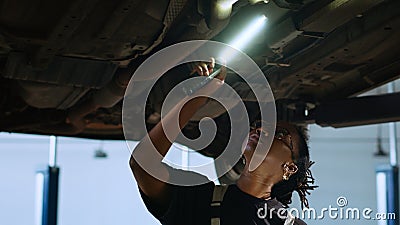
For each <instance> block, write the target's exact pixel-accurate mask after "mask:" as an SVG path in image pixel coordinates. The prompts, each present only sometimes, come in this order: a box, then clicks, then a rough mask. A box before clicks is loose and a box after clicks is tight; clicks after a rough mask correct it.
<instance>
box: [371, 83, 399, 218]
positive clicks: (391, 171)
mask: <svg viewBox="0 0 400 225" xmlns="http://www.w3.org/2000/svg"><path fill="white" fill-rule="evenodd" d="M393 92H394V83H393V82H392V83H390V84H389V85H388V93H393ZM389 146H390V165H381V166H378V167H377V168H376V190H377V202H378V212H379V213H386V215H387V216H388V217H391V218H387V219H386V220H378V225H400V224H399V218H398V217H399V216H400V214H399V163H398V160H397V157H398V156H397V132H396V123H389ZM393 214H394V217H395V218H393V217H392V215H393Z"/></svg>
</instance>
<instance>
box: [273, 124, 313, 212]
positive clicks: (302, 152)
mask: <svg viewBox="0 0 400 225" xmlns="http://www.w3.org/2000/svg"><path fill="white" fill-rule="evenodd" d="M296 131H297V133H298V134H299V136H300V143H299V157H298V158H297V159H296V160H295V164H296V166H297V168H298V170H297V172H296V173H295V174H293V175H292V176H290V177H289V180H282V181H281V182H279V183H277V184H275V185H274V186H273V187H272V191H271V197H273V198H274V197H275V198H276V199H277V200H278V201H280V202H281V203H282V204H283V205H284V206H285V207H289V206H288V205H289V204H290V203H292V194H293V191H296V192H297V193H298V194H299V197H300V201H301V208H304V206H305V207H307V208H308V207H309V205H308V200H307V195H309V194H310V191H311V190H314V189H315V188H317V187H318V186H315V185H312V184H314V177H313V176H312V173H311V170H310V167H311V166H312V165H313V164H314V162H312V161H310V153H309V148H308V143H307V142H308V136H307V128H305V127H302V126H296Z"/></svg>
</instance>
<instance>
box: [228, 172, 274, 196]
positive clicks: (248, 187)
mask: <svg viewBox="0 0 400 225" xmlns="http://www.w3.org/2000/svg"><path fill="white" fill-rule="evenodd" d="M236 185H237V187H238V188H239V189H240V190H242V191H243V192H245V193H247V194H249V195H252V196H254V197H257V198H262V199H270V198H271V190H272V186H273V185H274V183H273V182H272V179H270V178H268V177H265V176H258V175H257V174H256V173H254V174H253V173H249V172H243V173H242V174H241V176H240V178H239V179H238V180H237V181H236Z"/></svg>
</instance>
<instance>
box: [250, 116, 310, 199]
mask: <svg viewBox="0 0 400 225" xmlns="http://www.w3.org/2000/svg"><path fill="white" fill-rule="evenodd" d="M261 135H269V133H268V131H263V130H262V129H261V123H260V122H256V123H255V124H254V125H253V126H252V128H251V130H250V133H249V140H248V143H247V146H246V147H245V151H244V156H245V159H246V161H247V162H249V161H250V159H251V157H252V156H253V154H254V149H255V147H256V146H257V145H258V144H261V145H262V144H263V143H260V142H259V141H258V140H259V138H260V136H261ZM307 142H308V137H307V130H306V129H305V128H304V127H300V126H295V125H292V124H288V123H278V124H277V126H276V129H275V134H274V139H273V142H272V145H271V147H270V149H269V151H268V154H267V156H266V157H265V158H264V160H263V162H262V164H261V165H260V166H259V167H258V168H257V169H256V171H255V173H258V176H268V177H269V179H270V180H273V183H274V185H273V187H272V192H271V197H276V198H277V199H278V200H279V201H281V202H282V203H283V204H285V205H287V204H290V203H291V197H292V192H293V191H297V192H298V194H299V196H300V199H301V202H302V206H306V207H308V202H307V199H306V195H307V194H309V193H308V190H312V189H314V188H315V187H316V186H310V183H314V178H313V177H312V174H311V171H310V170H309V167H310V166H311V165H312V162H310V154H309V148H308V144H307Z"/></svg>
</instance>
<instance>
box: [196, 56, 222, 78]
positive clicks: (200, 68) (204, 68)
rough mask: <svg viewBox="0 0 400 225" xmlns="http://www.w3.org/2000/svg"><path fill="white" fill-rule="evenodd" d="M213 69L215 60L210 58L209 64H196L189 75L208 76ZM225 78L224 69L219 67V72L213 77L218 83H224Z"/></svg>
mask: <svg viewBox="0 0 400 225" xmlns="http://www.w3.org/2000/svg"><path fill="white" fill-rule="evenodd" d="M214 68H215V59H214V58H213V57H211V58H210V61H209V62H201V63H198V64H197V65H196V66H195V67H194V69H193V71H192V73H191V74H194V73H197V74H199V75H200V76H209V75H210V74H211V73H212V72H213V71H214ZM225 77H226V67H225V66H221V72H220V73H219V74H218V75H217V76H216V77H215V78H217V79H219V80H220V81H224V80H225Z"/></svg>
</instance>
